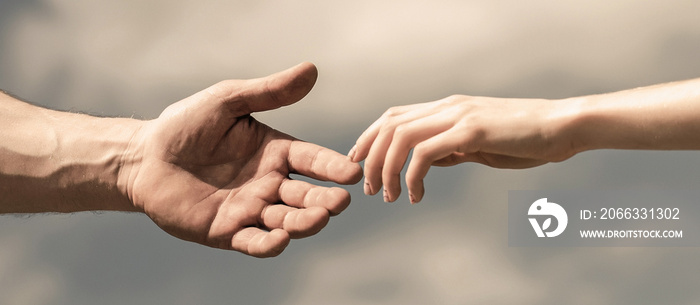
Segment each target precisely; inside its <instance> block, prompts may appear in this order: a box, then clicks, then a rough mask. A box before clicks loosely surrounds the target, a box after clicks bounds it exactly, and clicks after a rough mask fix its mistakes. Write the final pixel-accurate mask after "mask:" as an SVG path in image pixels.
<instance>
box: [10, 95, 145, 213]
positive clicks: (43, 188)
mask: <svg viewBox="0 0 700 305" xmlns="http://www.w3.org/2000/svg"><path fill="white" fill-rule="evenodd" d="M140 124H141V122H140V121H138V120H133V119H125V118H96V117H91V116H88V115H83V114H75V113H66V112H59V111H53V110H49V109H43V108H40V107H36V106H33V105H30V104H27V103H24V102H21V101H18V100H16V99H15V98H12V97H10V96H8V95H6V94H3V93H0V213H37V212H77V211H86V210H121V211H132V210H135V209H134V207H133V205H132V204H131V203H130V201H129V200H128V198H127V197H126V194H125V192H124V191H123V190H122V189H123V187H119V186H118V182H119V181H118V180H119V172H120V170H121V168H122V165H123V163H124V162H125V160H124V158H123V154H124V151H125V150H126V148H127V146H128V144H129V140H130V138H131V136H132V135H133V134H134V132H135V131H136V130H137V129H138V128H139V126H140Z"/></svg>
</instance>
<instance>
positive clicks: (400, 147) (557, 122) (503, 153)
mask: <svg viewBox="0 0 700 305" xmlns="http://www.w3.org/2000/svg"><path fill="white" fill-rule="evenodd" d="M570 105H571V104H566V103H562V102H560V101H549V100H541V99H500V98H486V97H471V96H463V95H455V96H450V97H448V98H445V99H442V100H439V101H435V102H430V103H423V104H414V105H407V106H399V107H393V108H390V109H389V110H387V111H386V112H385V113H384V114H383V115H382V116H381V117H380V118H379V119H378V120H377V121H375V122H374V123H373V124H372V125H371V126H370V127H369V128H367V130H365V132H364V133H362V135H361V136H360V137H359V139H358V140H357V143H356V145H355V147H353V149H352V150H351V151H350V153H349V156H350V157H351V159H352V160H353V161H355V162H359V161H362V160H366V161H365V182H364V191H365V194H367V195H374V194H376V193H377V192H378V191H379V189H380V188H381V187H382V185H383V186H384V201H387V202H391V201H394V200H396V199H397V198H398V196H399V194H400V193H401V185H400V172H401V170H402V168H403V166H404V164H405V163H406V160H407V158H408V155H409V152H410V150H411V149H413V156H412V158H411V162H410V164H409V165H408V169H407V172H406V184H407V186H408V195H409V199H410V201H411V203H417V202H419V201H420V200H421V199H422V198H423V194H424V188H423V178H424V177H425V176H426V174H427V173H428V170H429V169H430V166H431V165H437V166H451V165H455V164H459V163H462V162H478V163H482V164H485V165H488V166H492V167H496V168H527V167H534V166H538V165H542V164H545V163H547V162H552V161H562V160H565V159H567V158H569V157H571V156H572V155H573V154H574V153H575V150H574V143H573V142H572V141H571V140H570V139H569V138H567V137H566V136H565V134H564V127H565V125H566V124H565V123H566V121H567V120H566V119H565V118H566V117H567V108H566V107H564V106H570Z"/></svg>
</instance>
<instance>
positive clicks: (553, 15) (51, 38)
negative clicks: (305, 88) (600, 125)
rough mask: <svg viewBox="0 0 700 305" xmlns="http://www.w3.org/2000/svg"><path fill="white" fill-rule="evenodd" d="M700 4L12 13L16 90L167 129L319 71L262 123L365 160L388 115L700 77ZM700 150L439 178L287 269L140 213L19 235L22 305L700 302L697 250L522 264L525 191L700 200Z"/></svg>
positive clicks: (477, 1)
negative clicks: (516, 238)
mask: <svg viewBox="0 0 700 305" xmlns="http://www.w3.org/2000/svg"><path fill="white" fill-rule="evenodd" d="M698 12H700V2H699V1H694V0H667V1H632V0H618V1H603V0H591V1H571V0H559V1H544V0H531V1H514V0H509V1H507V0H474V1H462V0H460V1H457V0H455V1H398V0H393V1H370V0H358V1H329V0H324V1H320V0H315V1H295V0H292V1H251V0H246V1H228V2H227V1H165V0H147V1H141V0H139V1H135V0H133V1H87V0H74V1H58V0H51V1H38V0H21V1H20V0H1V1H0V88H2V89H4V90H7V91H10V92H12V93H14V94H15V95H18V96H20V97H22V98H24V99H25V100H28V101H31V102H33V103H36V104H40V105H44V106H48V107H51V108H55V109H61V110H70V111H80V112H87V113H91V114H95V115H101V116H134V117H137V118H143V119H152V118H155V117H157V116H158V114H159V113H160V112H161V111H162V110H163V109H164V108H165V107H166V106H168V105H169V104H171V103H173V102H176V101H178V100H180V99H182V98H184V97H186V96H188V95H190V94H192V93H194V92H196V91H199V90H201V89H203V88H205V87H207V86H209V85H211V84H213V83H215V82H217V81H219V80H222V79H228V78H253V77H260V76H264V75H267V74H270V73H273V72H276V71H279V70H283V69H285V68H287V67H290V66H293V65H295V64H297V63H299V62H301V61H311V62H313V63H315V64H316V65H317V66H318V69H319V79H318V82H317V84H316V87H315V88H314V90H313V91H312V92H311V93H310V94H309V95H308V96H307V97H306V98H305V99H304V100H302V101H301V102H299V103H297V104H295V105H292V106H289V107H286V108H283V109H280V110H276V111H273V112H268V113H261V114H257V115H255V116H256V118H258V119H259V120H261V121H263V122H265V123H267V124H269V125H271V126H272V127H274V128H277V129H280V130H283V131H285V132H287V133H289V134H292V135H294V136H296V137H299V138H301V139H305V140H308V141H311V142H315V143H318V144H320V145H323V146H327V147H330V148H332V149H335V150H337V151H340V152H341V153H346V152H347V151H348V150H349V149H350V147H351V146H352V144H353V143H354V141H355V139H356V137H357V136H358V135H359V134H360V133H361V132H362V131H363V130H364V129H365V128H366V127H367V126H368V125H369V124H371V123H372V122H373V121H374V120H375V119H376V118H378V117H379V116H380V115H381V114H382V113H383V112H384V111H385V110H386V109H387V108H389V107H391V106H395V105H403V104H412V103H420V102H427V101H432V100H436V99H440V98H443V97H446V96H449V95H452V94H469V95H485V96H498V97H537V98H552V99H554V98H564V97H570V96H577V95H584V94H596V93H604V92H610V91H616V90H622V89H627V88H634V87H639V86H644V85H651V84H655V83H662V82H669V81H674V80H682V79H689V78H695V77H700V18H698V17H697V16H698ZM699 183H700V153H699V152H649V151H647V152H642V151H595V152H586V153H583V154H580V155H578V156H575V157H574V158H572V159H570V160H568V161H566V162H563V163H558V164H548V165H545V166H542V167H539V168H535V169H528V170H521V171H515V170H497V169H491V168H487V167H485V166H482V165H478V164H463V165H460V166H456V167H452V168H433V169H432V170H431V172H430V173H429V175H428V177H427V179H426V188H427V193H426V197H425V198H424V199H423V201H422V202H421V203H420V204H418V205H415V206H411V205H410V204H409V203H408V199H407V197H406V194H405V192H404V193H403V194H402V195H401V197H400V198H399V200H398V201H397V202H395V203H392V204H388V203H384V202H383V201H382V199H381V197H380V196H375V197H367V196H364V195H363V194H362V187H361V185H355V186H349V187H347V189H348V190H349V191H350V192H351V194H352V201H353V202H352V203H351V205H350V207H349V208H348V209H347V210H346V211H345V212H343V213H342V214H340V215H339V216H336V217H334V218H333V219H331V222H330V223H329V224H328V226H327V227H326V228H325V229H324V230H323V231H322V232H321V233H319V234H318V235H316V236H313V237H310V238H307V239H303V240H295V241H292V243H291V244H290V245H289V247H288V248H287V250H286V251H285V252H284V253H283V254H282V255H280V256H279V257H276V258H272V259H256V258H251V257H247V256H245V255H242V254H240V253H237V252H226V251H222V250H216V249H211V248H207V247H204V246H200V245H197V244H193V243H189V242H184V241H181V240H178V239H176V238H174V237H171V236H169V235H167V234H166V233H164V232H162V231H161V230H160V229H158V228H157V227H156V226H155V225H154V224H153V223H151V222H150V220H149V219H148V218H147V217H146V216H144V215H139V214H124V213H78V214H73V215H37V216H31V217H26V216H25V217H18V216H2V217H0V245H1V246H0V300H1V301H0V302H2V303H3V304H329V303H332V304H410V303H423V304H426V303H432V304H472V303H476V304H562V303H567V304H688V305H689V304H698V303H700V290H698V289H697V283H698V282H699V280H700V263H698V257H699V256H700V249H698V248H513V247H508V245H507V240H508V237H507V222H506V221H507V209H506V208H507V202H508V190H517V189H592V190H595V189H603V188H604V189H630V190H634V189H650V188H651V189H653V188H664V189H697V187H698V184H699Z"/></svg>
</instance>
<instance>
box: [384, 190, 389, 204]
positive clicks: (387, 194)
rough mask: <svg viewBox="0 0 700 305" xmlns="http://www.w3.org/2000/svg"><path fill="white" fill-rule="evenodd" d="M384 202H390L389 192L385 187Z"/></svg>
mask: <svg viewBox="0 0 700 305" xmlns="http://www.w3.org/2000/svg"><path fill="white" fill-rule="evenodd" d="M384 202H389V192H387V191H386V189H384Z"/></svg>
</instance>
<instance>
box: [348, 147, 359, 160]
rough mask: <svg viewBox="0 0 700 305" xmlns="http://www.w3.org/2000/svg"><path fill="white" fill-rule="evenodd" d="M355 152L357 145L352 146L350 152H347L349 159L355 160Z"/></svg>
mask: <svg viewBox="0 0 700 305" xmlns="http://www.w3.org/2000/svg"><path fill="white" fill-rule="evenodd" d="M356 153H357V145H355V146H353V147H352V148H351V149H350V152H348V157H349V158H350V161H352V162H355V154H356Z"/></svg>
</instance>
